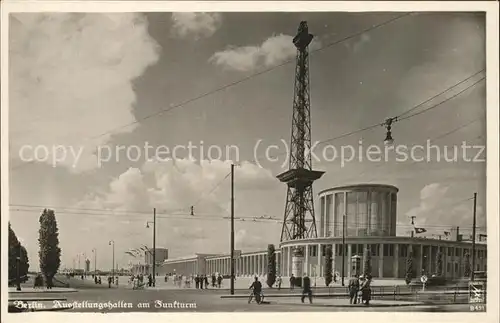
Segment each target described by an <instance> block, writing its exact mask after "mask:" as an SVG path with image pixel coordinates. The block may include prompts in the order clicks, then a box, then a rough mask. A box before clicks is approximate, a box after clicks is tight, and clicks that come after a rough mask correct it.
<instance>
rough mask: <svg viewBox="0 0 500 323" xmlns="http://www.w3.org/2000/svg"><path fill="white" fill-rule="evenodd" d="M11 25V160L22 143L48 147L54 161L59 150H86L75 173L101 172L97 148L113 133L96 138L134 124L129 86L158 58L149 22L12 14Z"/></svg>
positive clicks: (132, 17)
mask: <svg viewBox="0 0 500 323" xmlns="http://www.w3.org/2000/svg"><path fill="white" fill-rule="evenodd" d="M10 21H11V25H10V38H9V40H10V42H9V55H10V57H9V58H10V83H9V86H10V91H9V95H10V102H9V103H10V109H9V110H10V120H9V121H10V141H11V148H12V149H13V150H12V154H13V157H17V158H19V157H18V156H19V154H18V152H19V149H20V148H21V147H22V146H23V145H30V146H32V147H35V146H38V145H43V146H45V147H47V148H48V149H49V156H54V155H55V154H53V153H52V149H51V148H52V147H53V146H54V145H63V146H65V147H66V148H68V147H72V148H73V149H74V151H75V152H77V151H79V150H80V148H82V149H83V150H82V155H81V158H80V162H79V163H78V164H77V165H76V168H75V169H74V170H76V171H82V170H88V169H91V168H95V167H97V163H96V158H95V156H94V151H95V147H96V146H97V145H102V144H104V143H106V142H107V141H108V140H109V139H110V135H103V136H100V137H97V138H94V137H96V136H99V135H101V134H103V133H106V132H108V131H110V130H112V129H116V128H119V127H121V126H123V125H125V124H130V123H133V122H134V121H135V117H134V114H133V106H134V104H135V100H136V95H135V93H134V90H133V86H132V81H133V80H134V79H135V78H137V77H139V76H141V75H142V74H143V72H144V71H145V69H146V68H147V67H148V66H150V65H152V64H155V63H156V62H157V60H158V58H159V47H158V44H157V43H156V42H155V40H154V39H153V38H151V37H150V35H149V34H148V21H147V19H146V17H145V16H144V15H142V14H135V13H134V14H132V13H130V14H129V13H120V14H97V13H89V14H87V13H36V14H32V13H23V14H15V15H11V20H10ZM133 129H134V126H131V127H126V128H121V129H120V130H119V131H117V132H129V131H132V130H133ZM89 138H94V139H90V141H89ZM82 145H86V147H82ZM70 156H71V154H70V155H68V157H67V158H66V159H65V160H64V161H63V165H65V166H68V167H70V168H71V167H72V165H74V163H75V158H72V157H70ZM29 157H31V156H28V158H29ZM50 161H51V159H49V160H48V161H47V162H48V163H50ZM14 164H15V163H14Z"/></svg>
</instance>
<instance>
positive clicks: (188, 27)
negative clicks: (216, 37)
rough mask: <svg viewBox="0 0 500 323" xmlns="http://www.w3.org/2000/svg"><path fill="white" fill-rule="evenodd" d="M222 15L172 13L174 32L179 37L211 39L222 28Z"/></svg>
mask: <svg viewBox="0 0 500 323" xmlns="http://www.w3.org/2000/svg"><path fill="white" fill-rule="evenodd" d="M221 22H222V16H221V14H220V13H204V12H174V13H172V24H173V25H172V27H173V29H172V30H173V32H174V34H175V35H176V36H178V37H188V36H193V37H195V38H199V37H210V36H212V35H213V34H214V33H215V32H216V31H217V29H218V28H219V27H220V25H221Z"/></svg>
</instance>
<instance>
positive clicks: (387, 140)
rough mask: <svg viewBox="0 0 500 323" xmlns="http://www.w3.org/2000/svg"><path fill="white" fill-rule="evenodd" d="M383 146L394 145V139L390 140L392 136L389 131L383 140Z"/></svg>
mask: <svg viewBox="0 0 500 323" xmlns="http://www.w3.org/2000/svg"><path fill="white" fill-rule="evenodd" d="M384 145H386V146H389V147H390V146H393V145H394V139H393V138H392V134H391V132H390V131H387V134H386V136H385V139H384Z"/></svg>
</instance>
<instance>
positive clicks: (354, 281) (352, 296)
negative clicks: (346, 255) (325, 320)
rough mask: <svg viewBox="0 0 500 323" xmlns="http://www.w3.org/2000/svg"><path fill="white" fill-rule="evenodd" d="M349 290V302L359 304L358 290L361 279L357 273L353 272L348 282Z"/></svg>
mask: <svg viewBox="0 0 500 323" xmlns="http://www.w3.org/2000/svg"><path fill="white" fill-rule="evenodd" d="M347 288H348V290H349V304H357V302H358V292H359V279H358V277H356V274H353V275H352V277H351V279H349V283H348V284H347Z"/></svg>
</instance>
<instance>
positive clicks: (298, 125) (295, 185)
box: [277, 21, 324, 241]
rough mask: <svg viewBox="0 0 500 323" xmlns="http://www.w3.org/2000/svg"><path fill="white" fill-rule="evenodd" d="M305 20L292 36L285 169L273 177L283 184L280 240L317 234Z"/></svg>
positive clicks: (309, 38) (317, 173)
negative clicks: (290, 104) (292, 82)
mask: <svg viewBox="0 0 500 323" xmlns="http://www.w3.org/2000/svg"><path fill="white" fill-rule="evenodd" d="M313 37H314V36H313V35H311V34H309V30H308V27H307V22H305V21H302V22H301V23H300V25H299V29H298V33H297V35H296V36H295V37H294V39H293V43H294V45H295V47H296V48H297V57H296V67H295V88H294V99H293V118H292V134H291V140H290V155H289V159H288V160H289V164H288V171H286V172H284V173H282V174H280V175H278V176H277V178H278V179H279V180H280V181H281V182H284V183H286V184H287V196H286V202H285V215H284V221H283V229H282V231H281V240H280V241H287V240H296V239H304V238H315V237H317V230H316V218H315V216H314V198H313V189H312V184H313V182H314V181H315V180H317V179H319V178H320V177H321V176H322V175H323V174H324V172H321V171H314V170H312V158H311V154H310V150H311V110H310V98H309V53H308V47H309V44H310V43H311V41H312V39H313Z"/></svg>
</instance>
